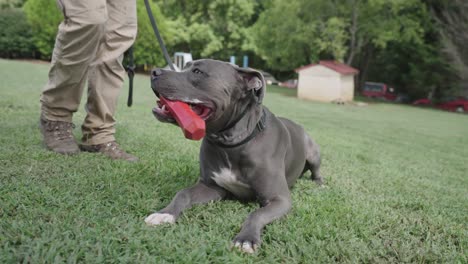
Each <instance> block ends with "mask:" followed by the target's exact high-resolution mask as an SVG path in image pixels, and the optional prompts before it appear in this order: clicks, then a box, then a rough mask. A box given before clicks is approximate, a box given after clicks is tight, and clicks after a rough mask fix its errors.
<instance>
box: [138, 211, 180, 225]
mask: <svg viewBox="0 0 468 264" xmlns="http://www.w3.org/2000/svg"><path fill="white" fill-rule="evenodd" d="M145 223H146V224H147V225H150V226H152V225H160V224H164V223H169V224H173V223H175V217H174V216H173V215H171V214H160V213H154V214H151V215H149V216H148V217H146V218H145Z"/></svg>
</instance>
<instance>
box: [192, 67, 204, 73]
mask: <svg viewBox="0 0 468 264" xmlns="http://www.w3.org/2000/svg"><path fill="white" fill-rule="evenodd" d="M192 72H193V73H195V74H201V73H203V72H202V71H200V70H199V69H196V68H195V69H193V70H192Z"/></svg>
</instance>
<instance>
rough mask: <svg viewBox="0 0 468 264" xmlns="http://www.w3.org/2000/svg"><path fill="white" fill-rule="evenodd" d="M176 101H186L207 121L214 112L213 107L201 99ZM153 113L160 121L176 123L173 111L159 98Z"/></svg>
mask: <svg viewBox="0 0 468 264" xmlns="http://www.w3.org/2000/svg"><path fill="white" fill-rule="evenodd" d="M174 101H180V102H184V103H186V104H188V105H189V106H190V108H191V109H192V111H193V112H194V113H195V114H196V115H198V116H199V117H200V118H201V119H203V120H205V121H206V120H207V119H208V118H209V117H210V116H211V114H212V113H213V109H212V108H211V107H208V106H207V105H206V104H204V103H203V102H201V101H199V100H193V101H188V100H174ZM153 114H154V116H155V117H156V118H157V119H158V120H159V121H162V122H169V123H176V120H175V119H174V117H173V115H172V113H171V112H170V111H169V109H168V108H167V107H166V105H164V104H163V103H162V102H161V101H159V100H158V101H157V106H156V107H154V108H153Z"/></svg>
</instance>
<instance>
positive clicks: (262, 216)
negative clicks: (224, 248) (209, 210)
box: [233, 193, 291, 253]
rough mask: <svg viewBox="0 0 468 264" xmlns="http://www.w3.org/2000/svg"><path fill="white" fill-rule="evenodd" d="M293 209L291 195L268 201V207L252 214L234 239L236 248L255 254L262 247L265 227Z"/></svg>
mask: <svg viewBox="0 0 468 264" xmlns="http://www.w3.org/2000/svg"><path fill="white" fill-rule="evenodd" d="M290 209H291V197H290V195H289V193H288V194H287V195H286V194H285V195H282V196H276V197H274V198H271V199H268V201H267V202H266V205H265V206H263V207H261V208H259V209H258V210H256V211H255V212H253V213H251V214H250V215H249V217H248V218H247V220H246V221H245V222H244V224H243V225H242V229H241V231H240V232H239V234H238V235H237V236H236V237H235V238H234V241H233V243H234V246H235V247H237V248H239V249H240V250H242V251H243V252H246V253H254V252H255V250H256V249H257V248H258V247H259V246H260V243H261V239H260V234H261V232H262V229H263V227H264V226H265V225H267V224H268V223H270V222H272V221H273V220H275V219H278V218H280V217H282V216H283V215H285V214H286V213H287V212H288V211H289V210H290Z"/></svg>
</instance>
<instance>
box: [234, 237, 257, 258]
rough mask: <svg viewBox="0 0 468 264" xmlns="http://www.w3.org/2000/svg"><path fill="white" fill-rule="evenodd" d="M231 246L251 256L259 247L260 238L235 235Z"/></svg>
mask: <svg viewBox="0 0 468 264" xmlns="http://www.w3.org/2000/svg"><path fill="white" fill-rule="evenodd" d="M232 243H233V246H234V247H235V248H237V249H239V250H240V251H242V252H245V253H249V254H253V253H255V251H257V249H258V248H259V247H260V237H258V236H255V235H241V234H239V235H237V236H236V238H234V241H232Z"/></svg>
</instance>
